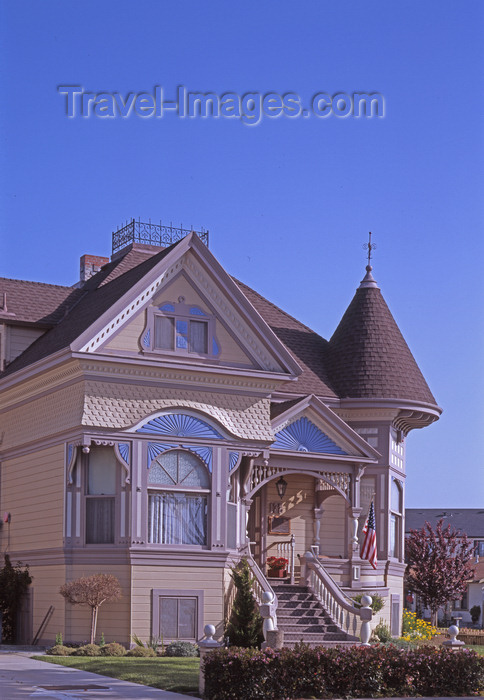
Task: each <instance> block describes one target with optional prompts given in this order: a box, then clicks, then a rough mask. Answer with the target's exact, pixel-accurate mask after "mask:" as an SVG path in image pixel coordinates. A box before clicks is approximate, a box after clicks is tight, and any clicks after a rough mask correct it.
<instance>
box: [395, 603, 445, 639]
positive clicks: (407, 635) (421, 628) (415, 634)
mask: <svg viewBox="0 0 484 700" xmlns="http://www.w3.org/2000/svg"><path fill="white" fill-rule="evenodd" d="M436 634H437V630H436V628H435V627H432V625H431V624H430V622H426V621H425V620H420V619H419V618H418V617H417V613H414V612H411V611H410V610H404V611H403V618H402V638H403V639H405V640H406V641H407V642H414V641H420V640H426V639H432V637H435V635H436Z"/></svg>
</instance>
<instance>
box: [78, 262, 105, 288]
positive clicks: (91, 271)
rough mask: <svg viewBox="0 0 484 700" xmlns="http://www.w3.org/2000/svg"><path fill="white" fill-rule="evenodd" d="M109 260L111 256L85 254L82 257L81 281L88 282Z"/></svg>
mask: <svg viewBox="0 0 484 700" xmlns="http://www.w3.org/2000/svg"><path fill="white" fill-rule="evenodd" d="M108 262H109V258H104V257H102V256H101V255H83V256H82V257H81V276H80V280H81V282H86V281H87V280H88V279H89V278H90V277H92V276H93V275H95V274H96V272H99V270H100V269H101V268H102V266H103V265H106V263H108Z"/></svg>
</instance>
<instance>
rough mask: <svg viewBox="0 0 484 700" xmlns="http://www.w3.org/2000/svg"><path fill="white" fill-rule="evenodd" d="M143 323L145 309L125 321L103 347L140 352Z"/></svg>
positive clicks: (144, 320)
mask: <svg viewBox="0 0 484 700" xmlns="http://www.w3.org/2000/svg"><path fill="white" fill-rule="evenodd" d="M145 325H146V311H142V312H141V313H139V314H138V315H137V316H136V317H135V318H134V319H133V320H132V321H130V322H129V323H127V324H126V325H125V326H124V327H123V328H122V330H120V331H119V333H117V334H116V335H115V336H114V338H113V339H112V340H110V341H109V343H106V345H105V349H106V350H125V351H129V352H140V346H139V341H140V336H141V334H142V332H143V329H144V327H145Z"/></svg>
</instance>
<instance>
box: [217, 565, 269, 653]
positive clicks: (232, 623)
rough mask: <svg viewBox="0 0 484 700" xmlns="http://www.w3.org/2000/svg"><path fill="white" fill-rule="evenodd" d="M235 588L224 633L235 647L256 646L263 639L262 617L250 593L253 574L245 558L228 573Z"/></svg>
mask: <svg viewBox="0 0 484 700" xmlns="http://www.w3.org/2000/svg"><path fill="white" fill-rule="evenodd" d="M230 575H231V577H232V580H233V582H234V585H235V588H236V590H237V592H236V594H235V599H234V604H233V605H232V611H231V613H230V619H229V621H228V624H227V626H226V630H225V633H226V635H227V636H228V637H229V640H230V644H233V645H234V646H237V647H258V646H260V644H261V643H262V642H263V641H264V635H263V634H262V618H261V616H260V614H259V607H258V605H257V603H256V602H255V599H254V596H253V594H252V581H253V576H252V573H251V570H250V566H249V563H248V561H247V559H241V560H240V561H239V563H238V564H237V566H235V567H234V568H233V569H232V571H231V573H230Z"/></svg>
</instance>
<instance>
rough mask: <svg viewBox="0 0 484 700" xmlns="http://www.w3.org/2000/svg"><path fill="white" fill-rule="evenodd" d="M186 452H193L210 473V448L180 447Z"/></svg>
mask: <svg viewBox="0 0 484 700" xmlns="http://www.w3.org/2000/svg"><path fill="white" fill-rule="evenodd" d="M182 447H184V448H185V449H186V450H190V452H194V453H195V454H196V455H197V456H198V457H200V459H201V460H202V462H204V464H206V465H207V467H208V471H209V472H210V474H211V473H212V448H211V447H194V446H193V445H182Z"/></svg>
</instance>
